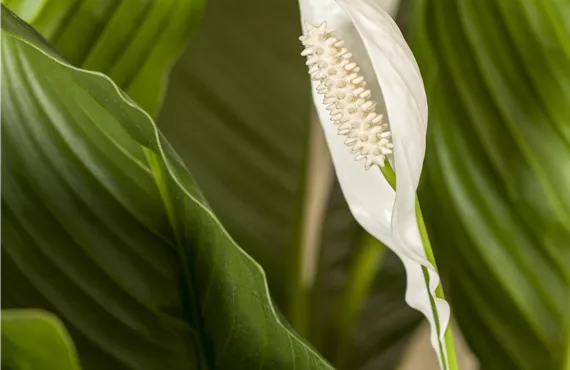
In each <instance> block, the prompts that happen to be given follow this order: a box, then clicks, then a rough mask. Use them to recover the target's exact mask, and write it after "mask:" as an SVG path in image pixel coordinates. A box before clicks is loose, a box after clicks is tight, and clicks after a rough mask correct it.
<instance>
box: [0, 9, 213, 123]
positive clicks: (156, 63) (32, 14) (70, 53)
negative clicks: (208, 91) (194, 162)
mask: <svg viewBox="0 0 570 370" xmlns="http://www.w3.org/2000/svg"><path fill="white" fill-rule="evenodd" d="M2 2H3V3H5V4H6V5H7V6H8V7H10V8H11V9H12V10H13V11H14V12H15V13H16V14H17V15H18V16H20V17H21V18H22V19H23V20H24V21H26V22H28V23H29V24H30V25H31V26H33V27H34V28H36V29H37V30H38V31H39V32H40V33H41V34H42V35H43V36H44V37H45V38H46V39H47V40H48V41H49V42H50V43H51V44H52V45H53V46H54V47H55V48H56V49H57V50H58V51H59V52H60V53H61V55H63V56H64V57H65V58H66V59H67V60H68V61H69V62H70V63H71V64H73V65H74V66H76V67H80V68H83V69H89V70H94V71H99V72H102V73H105V74H106V75H108V76H109V77H110V78H111V79H113V81H114V82H115V83H116V84H117V85H119V87H120V88H121V89H123V90H124V91H125V92H126V93H127V94H128V95H129V96H130V97H131V98H132V99H133V100H134V101H135V102H137V104H138V105H139V106H140V107H142V108H143V109H145V110H146V111H147V112H148V113H149V114H150V115H151V116H156V115H157V114H158V112H159V109H160V106H161V104H162V100H163V97H164V92H165V90H166V84H167V81H168V76H169V74H170V69H171V67H172V65H173V64H174V62H175V61H176V59H177V58H178V56H179V55H180V53H181V52H182V50H183V49H184V47H185V46H186V44H187V43H188V41H189V39H190V37H191V36H192V35H193V33H194V32H195V30H196V28H197V26H198V23H199V21H200V18H201V16H202V10H203V7H204V0H121V1H119V0H84V1H76V0H75V1H71V0H42V1H37V0H2Z"/></svg>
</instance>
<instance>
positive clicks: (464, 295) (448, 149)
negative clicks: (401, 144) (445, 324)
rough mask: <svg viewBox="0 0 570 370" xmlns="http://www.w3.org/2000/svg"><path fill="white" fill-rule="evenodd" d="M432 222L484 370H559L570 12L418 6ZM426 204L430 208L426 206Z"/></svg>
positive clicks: (564, 299) (555, 7)
mask: <svg viewBox="0 0 570 370" xmlns="http://www.w3.org/2000/svg"><path fill="white" fill-rule="evenodd" d="M416 3H418V15H417V19H416V21H417V23H415V26H412V27H415V31H414V33H413V35H412V37H414V41H415V42H414V43H413V44H414V45H413V46H414V47H413V49H415V50H414V51H415V54H416V56H417V57H418V59H419V61H420V67H421V68H422V72H423V74H424V77H425V80H426V83H427V85H428V100H429V104H430V134H429V140H430V141H429V144H430V145H429V148H428V159H427V175H428V185H427V186H426V187H425V188H424V189H423V193H422V194H421V195H422V201H423V200H424V199H425V201H426V202H430V206H428V207H425V208H427V209H428V213H429V215H428V218H427V220H428V222H429V223H430V226H431V229H432V233H430V235H433V236H434V237H435V239H436V240H435V243H434V245H435V247H436V248H438V250H437V252H438V256H441V257H442V258H438V261H439V260H441V261H442V265H443V267H444V268H447V273H448V282H449V284H450V287H451V298H452V302H453V303H454V310H455V313H456V316H457V319H458V321H459V323H460V325H461V328H462V331H463V332H464V334H465V336H466V338H467V340H468V342H469V344H470V345H471V347H472V348H473V350H474V352H475V353H476V355H477V356H478V357H479V359H480V360H481V364H482V367H483V368H485V369H507V368H508V369H537V368H549V369H555V368H560V361H561V351H562V348H561V343H562V340H561V338H562V336H563V333H562V330H561V329H562V327H563V322H564V317H565V316H567V314H568V303H570V300H569V299H570V298H569V294H568V293H569V291H570V289H569V286H570V285H569V277H570V268H569V266H570V242H569V241H570V218H569V216H570V197H569V196H568V195H569V193H568V189H569V188H570V171H569V169H568V163H570V140H568V130H569V129H570V125H569V122H570V106H569V105H568V101H570V73H568V71H569V69H568V67H569V66H570V52H569V51H570V42H569V41H568V40H570V30H569V29H568V28H567V27H565V25H566V24H568V22H570V13H569V12H568V9H570V3H568V2H567V1H553V0H545V1H540V2H536V1H527V0H516V1H514V0H511V1H506V0H501V1H491V0H483V1H476V2H474V1H468V0H453V1H448V2H445V4H443V3H442V2H428V1H417V2H416ZM422 204H423V203H422Z"/></svg>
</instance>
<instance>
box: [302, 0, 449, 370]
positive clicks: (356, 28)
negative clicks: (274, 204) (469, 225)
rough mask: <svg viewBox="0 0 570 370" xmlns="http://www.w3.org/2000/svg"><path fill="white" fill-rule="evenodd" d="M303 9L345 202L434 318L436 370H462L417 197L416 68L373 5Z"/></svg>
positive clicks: (322, 2)
mask: <svg viewBox="0 0 570 370" xmlns="http://www.w3.org/2000/svg"><path fill="white" fill-rule="evenodd" d="M300 7H301V17H302V21H303V31H304V35H303V36H301V37H300V40H301V41H302V43H303V45H304V46H305V49H304V50H303V52H302V55H304V56H306V57H307V65H308V67H309V74H310V75H311V80H312V89H313V98H314V104H315V107H316V110H317V113H318V116H319V119H320V121H321V124H322V126H323V130H324V132H325V137H326V139H327V143H328V146H329V149H330V152H331V155H332V159H333V163H334V166H335V169H336V174H337V177H338V179H339V182H340V185H341V188H342V191H343V194H344V196H345V198H346V200H347V202H348V205H349V207H350V210H351V212H352V214H353V215H354V217H355V218H356V220H357V221H358V222H359V223H360V224H361V225H362V227H363V228H364V229H365V230H366V231H368V232H369V233H370V234H371V235H373V236H374V237H376V238H377V239H378V240H380V241H381V242H383V243H384V244H386V245H387V246H388V247H389V248H391V249H392V250H393V251H394V252H395V253H396V254H397V255H398V256H399V257H400V258H401V260H402V262H403V264H404V267H405V269H406V274H407V289H406V302H407V303H408V304H409V305H410V306H411V307H413V308H415V309H417V310H419V311H421V312H422V313H423V314H424V315H425V316H426V318H427V319H428V321H429V323H430V326H431V329H432V330H431V343H432V345H433V347H434V349H435V351H436V353H437V355H438V359H439V361H440V367H441V368H442V369H456V368H457V365H456V359H455V350H454V347H453V339H452V337H451V331H450V330H449V328H448V326H449V318H450V308H449V305H448V303H447V302H446V301H445V300H444V299H443V292H442V290H441V286H439V283H440V279H439V275H438V273H437V268H436V266H435V260H434V259H433V253H432V251H431V246H430V245H429V239H428V238H427V233H425V226H424V225H423V219H422V216H421V211H420V209H419V204H418V203H417V198H416V190H417V187H418V183H419V180H420V174H421V170H422V163H423V160H424V155H425V147H426V131H427V115H428V114H427V99H426V95H425V90H424V86H423V82H422V78H421V75H420V72H419V68H418V66H417V64H416V61H415V59H414V57H413V55H412V52H411V51H410V49H409V47H408V45H407V44H406V42H405V40H404V38H403V36H402V34H401V33H400V31H399V29H398V27H397V25H396V24H395V23H394V21H393V20H392V18H391V17H390V16H389V15H388V14H387V13H386V12H385V11H384V10H383V9H382V8H381V6H380V5H378V3H377V2H376V1H374V0H300ZM392 168H393V169H394V170H392ZM396 179H397V181H395V180H396ZM432 307H434V308H435V309H432Z"/></svg>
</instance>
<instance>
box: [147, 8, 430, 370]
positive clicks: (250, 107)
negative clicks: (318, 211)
mask: <svg viewBox="0 0 570 370" xmlns="http://www.w3.org/2000/svg"><path fill="white" fill-rule="evenodd" d="M208 4H209V6H208V8H207V10H206V13H205V16H204V20H203V22H202V26H201V28H200V30H199V31H198V32H197V34H196V37H195V38H194V39H193V40H192V42H191V44H190V46H189V47H188V49H187V50H186V51H185V52H184V54H183V55H182V57H181V59H180V60H179V62H178V63H177V64H176V65H175V67H174V69H173V73H172V78H171V81H170V85H169V90H168V93H167V96H166V99H165V105H164V107H163V109H162V111H161V115H160V119H159V122H158V124H159V127H160V128H161V129H162V130H163V132H164V133H165V136H166V137H167V138H168V139H169V141H170V142H171V143H172V145H173V146H174V147H175V148H176V150H177V152H178V153H179V154H180V156H181V158H182V159H183V160H184V162H185V163H186V164H187V166H188V167H189V168H190V169H191V171H192V173H193V175H194V176H195V177H196V180H197V182H198V183H199V184H200V186H201V188H202V189H203V190H204V193H205V196H206V198H207V199H208V200H209V201H210V203H211V205H212V208H213V209H214V211H215V212H216V214H217V215H218V216H219V217H220V219H221V221H222V222H223V224H224V226H226V227H227V228H228V231H229V232H230V234H231V235H232V236H233V237H234V238H235V239H236V240H237V241H238V243H239V245H240V246H242V247H243V248H244V249H245V250H246V251H248V252H249V253H250V254H251V255H252V256H253V257H254V258H255V259H256V260H257V261H258V262H260V264H261V265H262V266H264V268H265V270H266V271H267V273H268V279H269V284H270V287H271V292H272V293H273V294H274V296H275V299H276V301H277V303H278V305H279V306H280V307H281V309H282V311H283V312H284V313H285V315H286V316H288V317H289V318H291V310H292V308H291V305H295V304H298V303H299V302H298V300H297V299H296V297H297V296H296V295H294V294H293V292H292V289H291V280H294V279H296V278H298V276H297V275H298V274H299V272H298V271H295V270H294V265H295V253H296V250H297V249H298V248H299V247H300V244H302V243H303V241H302V235H301V234H300V233H299V230H302V229H303V228H304V227H305V226H306V224H307V220H306V219H305V218H304V217H303V213H302V212H301V211H302V210H303V208H305V207H307V205H308V203H309V199H308V197H307V195H306V191H307V190H306V185H305V184H306V179H307V177H311V176H317V177H318V176H325V175H324V174H321V173H320V172H317V173H314V172H307V171H308V165H307V163H308V157H309V155H308V152H310V149H311V147H312V146H313V145H314V141H315V137H314V135H312V134H311V133H310V127H309V121H310V120H309V117H310V112H309V106H310V104H311V102H310V89H309V80H308V76H307V72H306V66H305V61H304V58H303V57H301V56H300V55H299V53H300V52H301V50H302V47H301V45H300V43H299V41H298V36H299V35H300V34H301V27H300V22H299V17H300V16H299V10H298V5H297V4H296V3H295V2H294V1H292V2H290V1H285V2H270V3H268V2H267V1H261V0H245V1H241V2H239V3H236V2H235V1H231V0H210V1H209V2H208ZM228 29H230V30H231V32H229V31H228ZM228 61H231V63H229V62H228ZM324 155H325V156H327V157H328V153H326V152H325V153H324ZM328 176H330V174H329V175H328ZM331 183H332V180H331ZM329 186H335V187H336V190H334V191H333V192H332V195H331V198H330V203H329V204H328V206H327V208H326V217H325V218H324V220H323V222H322V224H321V225H320V226H317V231H319V232H320V234H321V235H320V239H321V243H320V250H321V252H320V262H319V264H318V266H317V270H318V272H317V277H316V280H315V287H314V289H311V290H310V299H309V301H308V302H309V303H308V304H309V308H310V316H309V319H308V321H309V324H310V325H309V330H308V331H307V332H306V335H307V337H308V339H309V341H310V342H311V343H312V344H314V345H315V346H317V348H318V349H321V350H324V351H326V353H327V355H328V357H329V358H330V359H331V361H336V357H335V353H333V352H334V351H332V349H331V344H332V343H333V342H336V341H337V340H338V337H337V336H336V333H334V330H335V327H336V324H335V322H334V321H333V320H334V318H333V315H336V311H338V310H342V306H341V302H340V301H339V296H340V295H342V294H343V290H344V288H345V287H346V275H347V273H348V270H349V268H350V263H351V261H352V259H354V257H355V255H356V252H357V251H359V250H360V243H361V240H362V235H363V231H362V229H360V228H359V227H358V226H357V224H356V222H355V221H354V219H353V218H352V216H351V215H350V212H349V210H348V208H347V206H346V202H345V201H344V199H343V196H342V194H341V193H340V191H339V189H338V184H336V185H329ZM321 191H322V192H327V191H329V190H328V189H327V188H326V187H323V189H322V190H321ZM319 229H322V231H320V230H319ZM303 247H309V248H310V247H314V246H307V245H304V246H303ZM337 255H339V256H342V257H339V258H337V257H335V256H337ZM385 263H386V267H387V268H388V269H387V270H386V272H383V271H384V268H385V266H384V264H383V265H382V266H381V267H380V270H379V272H378V273H377V274H376V279H375V283H374V287H373V289H372V295H371V296H370V298H368V299H365V300H364V302H360V304H364V305H365V311H361V310H360V309H358V310H357V311H358V312H357V313H358V316H357V318H356V319H357V320H356V323H355V325H358V326H359V327H358V328H354V327H353V328H350V333H349V334H350V338H349V344H348V345H347V346H348V347H349V350H348V353H347V356H348V357H349V360H348V361H349V364H347V366H351V365H354V366H358V367H353V369H355V368H363V369H366V368H370V367H371V366H374V364H375V365H376V366H377V367H376V368H381V369H389V368H391V366H392V365H394V364H395V362H397V359H398V356H399V354H400V353H401V352H400V351H401V350H402V348H403V347H404V345H405V342H406V338H407V337H408V335H409V333H411V332H412V331H413V327H414V325H412V323H417V322H418V321H419V316H417V315H416V314H415V312H414V311H412V310H411V309H409V308H407V306H406V304H405V302H404V290H403V289H404V283H405V275H404V272H403V269H402V268H401V264H400V263H399V262H398V261H396V260H395V259H393V258H392V257H387V258H386V262H385ZM339 277H340V279H339ZM373 277H374V275H373ZM385 278H386V281H385V282H384V279H385ZM392 293H393V294H392ZM391 309H397V310H398V313H397V314H396V315H398V318H402V321H400V320H394V316H392V315H390V316H388V315H384V314H385V313H386V312H388V311H389V310H391ZM399 315H401V316H399ZM362 329H366V330H364V331H362V333H363V334H364V335H357V334H356V333H357V332H359V331H361V330H362ZM394 338H396V339H395V340H397V341H398V343H394V342H393V340H394ZM327 347H328V348H327ZM386 354H388V357H389V360H388V361H385V359H386V358H385V357H384V356H385V355H386ZM380 362H382V365H379V363H380Z"/></svg>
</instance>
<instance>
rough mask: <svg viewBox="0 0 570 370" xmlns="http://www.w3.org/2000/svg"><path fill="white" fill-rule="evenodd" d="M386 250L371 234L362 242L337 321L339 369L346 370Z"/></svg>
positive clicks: (342, 298)
mask: <svg viewBox="0 0 570 370" xmlns="http://www.w3.org/2000/svg"><path fill="white" fill-rule="evenodd" d="M384 252H385V246H384V244H382V243H380V242H379V241H378V240H376V238H374V237H372V236H371V235H370V234H368V233H365V234H364V235H363V240H362V241H361V243H360V245H359V246H358V247H357V250H356V253H355V256H354V259H353V261H352V263H351V265H350V270H349V272H348V281H347V283H346V286H345V289H344V291H343V295H342V297H341V301H340V305H339V306H338V309H337V311H336V319H335V320H334V324H333V325H335V326H336V328H335V334H336V341H337V343H336V348H335V349H334V351H335V352H336V361H335V365H336V367H337V368H339V369H341V368H343V363H344V361H345V360H346V354H347V352H348V351H347V350H348V346H347V343H348V341H349V339H350V332H351V329H352V328H353V327H354V324H355V322H356V319H357V317H358V314H359V312H360V310H361V309H362V305H363V303H364V300H365V299H366V297H368V295H369V292H370V289H371V287H372V283H373V282H374V277H375V276H376V272H377V271H378V266H379V265H380V262H381V261H382V258H383V257H384Z"/></svg>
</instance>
